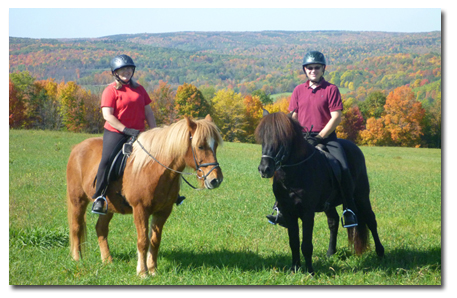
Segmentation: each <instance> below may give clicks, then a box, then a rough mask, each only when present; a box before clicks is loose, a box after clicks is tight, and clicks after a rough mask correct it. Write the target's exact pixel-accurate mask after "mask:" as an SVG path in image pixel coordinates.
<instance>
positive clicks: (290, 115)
mask: <svg viewBox="0 0 457 298" xmlns="http://www.w3.org/2000/svg"><path fill="white" fill-rule="evenodd" d="M294 112H295V109H293V110H292V111H291V112H290V113H289V114H287V116H289V117H291V118H292V115H293V114H294Z"/></svg>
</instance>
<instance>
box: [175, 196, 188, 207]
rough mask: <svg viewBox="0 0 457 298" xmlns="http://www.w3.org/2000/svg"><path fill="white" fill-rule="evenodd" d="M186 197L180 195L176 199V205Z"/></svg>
mask: <svg viewBox="0 0 457 298" xmlns="http://www.w3.org/2000/svg"><path fill="white" fill-rule="evenodd" d="M185 199H186V197H185V196H178V198H177V199H176V203H175V204H176V206H179V205H181V204H182V202H184V200H185Z"/></svg>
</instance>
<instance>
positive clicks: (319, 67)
mask: <svg viewBox="0 0 457 298" xmlns="http://www.w3.org/2000/svg"><path fill="white" fill-rule="evenodd" d="M305 67H306V69H307V70H313V69H314V70H319V69H321V66H314V67H312V66H311V67H308V66H305Z"/></svg>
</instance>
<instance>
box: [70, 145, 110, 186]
mask: <svg viewBox="0 0 457 298" xmlns="http://www.w3.org/2000/svg"><path fill="white" fill-rule="evenodd" d="M102 149H103V139H102V138H101V137H99V138H90V139H86V140H84V141H82V142H81V143H79V144H77V145H75V146H74V147H73V149H72V150H71V153H70V157H69V158H68V163H67V187H76V188H81V187H83V186H89V185H90V180H93V179H94V178H95V175H96V174H97V169H98V165H99V163H100V160H101V156H102Z"/></svg>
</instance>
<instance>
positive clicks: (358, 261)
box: [113, 247, 441, 275]
mask: <svg viewBox="0 0 457 298" xmlns="http://www.w3.org/2000/svg"><path fill="white" fill-rule="evenodd" d="M113 257H114V258H115V259H119V260H124V261H133V260H135V261H136V258H137V255H136V253H135V252H125V253H120V254H116V253H114V252H113ZM159 258H165V259H167V260H169V261H171V262H173V263H174V264H175V265H176V266H178V267H180V268H187V269H197V268H202V267H206V268H219V269H220V268H232V269H237V270H241V271H265V270H270V269H275V270H279V271H288V270H289V268H290V265H291V255H290V252H289V251H286V252H277V253H274V254H272V255H270V256H262V255H259V254H257V253H255V252H250V251H239V252H238V251H237V252H234V251H228V250H225V249H223V250H215V251H210V252H198V251H197V252H196V251H193V250H192V251H183V250H174V251H161V252H160V253H159ZM301 258H302V266H303V265H304V260H303V256H302V257H301ZM313 266H314V270H315V271H316V273H319V274H323V275H334V274H335V273H344V272H369V271H376V270H381V271H384V273H385V274H387V275H391V274H398V272H399V271H402V270H419V269H418V268H423V267H429V268H430V269H431V270H437V271H440V270H441V248H440V247H435V248H432V249H431V250H427V251H420V250H414V249H394V250H392V251H386V255H385V256H384V257H383V258H380V257H378V256H377V255H376V253H375V252H374V251H373V250H370V251H368V252H366V253H365V254H364V255H362V256H360V257H357V256H355V255H353V254H352V252H350V251H349V250H348V249H340V250H339V251H338V252H337V254H336V255H334V256H332V257H330V258H327V257H326V256H325V255H322V256H321V255H316V254H315V255H314V256H313ZM159 267H160V260H159ZM330 268H331V269H330Z"/></svg>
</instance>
